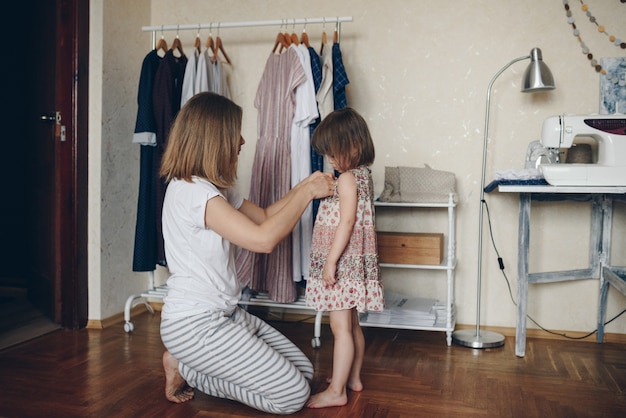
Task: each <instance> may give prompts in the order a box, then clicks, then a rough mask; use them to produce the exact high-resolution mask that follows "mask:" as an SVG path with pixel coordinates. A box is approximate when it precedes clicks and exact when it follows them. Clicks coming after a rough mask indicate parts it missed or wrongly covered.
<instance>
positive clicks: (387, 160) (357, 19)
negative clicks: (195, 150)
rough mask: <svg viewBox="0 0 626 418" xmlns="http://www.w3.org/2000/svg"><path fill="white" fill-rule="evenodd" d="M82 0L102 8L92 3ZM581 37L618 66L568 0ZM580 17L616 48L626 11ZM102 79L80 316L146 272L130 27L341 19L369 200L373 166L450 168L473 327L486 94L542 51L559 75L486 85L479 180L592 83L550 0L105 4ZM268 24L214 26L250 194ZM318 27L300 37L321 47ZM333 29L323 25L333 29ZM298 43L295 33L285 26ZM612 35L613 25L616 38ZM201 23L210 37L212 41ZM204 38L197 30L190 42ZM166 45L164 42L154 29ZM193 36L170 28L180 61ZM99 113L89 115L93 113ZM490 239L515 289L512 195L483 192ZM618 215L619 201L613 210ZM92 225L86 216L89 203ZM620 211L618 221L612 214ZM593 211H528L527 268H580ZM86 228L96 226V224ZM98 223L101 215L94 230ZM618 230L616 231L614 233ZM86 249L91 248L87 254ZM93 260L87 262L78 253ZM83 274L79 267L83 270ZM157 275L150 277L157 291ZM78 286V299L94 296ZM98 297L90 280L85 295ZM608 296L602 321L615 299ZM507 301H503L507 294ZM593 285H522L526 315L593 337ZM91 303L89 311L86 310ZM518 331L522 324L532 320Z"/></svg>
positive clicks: (492, 261) (498, 305) (613, 52)
mask: <svg viewBox="0 0 626 418" xmlns="http://www.w3.org/2000/svg"><path fill="white" fill-rule="evenodd" d="M92 3H101V2H99V1H95V0H92ZM570 3H571V5H572V10H573V13H574V17H575V18H576V23H577V26H578V28H579V29H580V31H581V37H582V39H583V40H584V41H585V42H586V44H587V46H588V47H589V48H590V50H591V52H592V53H593V54H594V56H596V57H598V58H599V57H617V56H620V57H624V56H626V52H625V51H624V50H623V49H620V48H617V47H615V46H613V45H612V44H611V43H610V42H609V41H608V40H607V39H605V38H606V37H605V36H604V35H603V34H600V33H598V31H597V30H596V27H595V25H593V24H592V23H590V22H589V20H588V19H587V18H586V17H585V16H584V14H583V13H582V12H580V5H579V3H578V2H576V1H574V0H571V1H570ZM588 4H589V8H590V10H591V11H592V12H593V14H594V15H595V16H596V17H597V19H598V22H600V23H601V24H603V25H605V26H606V28H607V30H608V31H609V33H611V34H614V35H616V36H618V37H619V36H621V37H622V39H624V38H626V33H623V31H624V29H623V25H622V24H621V23H623V22H624V20H625V19H626V5H623V4H622V3H620V2H618V1H600V0H590V1H589V2H588ZM103 5H104V6H103V16H104V23H103V30H102V38H103V48H102V50H103V54H104V59H103V60H102V61H103V80H102V91H103V93H102V114H101V115H100V117H101V125H102V135H101V139H100V140H101V145H100V147H99V150H100V152H101V155H100V158H99V159H98V158H97V156H94V159H98V162H99V163H101V165H102V169H101V173H100V174H101V176H102V179H101V182H100V187H101V188H102V193H101V198H100V199H99V202H98V201H94V200H93V199H92V205H93V206H94V207H98V206H100V208H99V210H100V212H101V213H100V216H99V219H100V220H101V223H100V225H99V233H100V234H101V235H102V236H101V238H100V243H101V245H100V255H101V262H100V268H99V269H97V270H98V271H97V272H95V273H93V272H92V271H91V270H90V274H92V273H93V274H95V275H98V274H99V276H100V277H99V279H96V280H95V281H97V282H98V283H99V284H98V286H97V287H99V289H100V295H99V296H98V295H97V294H96V292H93V293H90V315H93V316H94V318H97V317H99V318H106V317H109V316H111V315H114V314H116V313H119V312H120V311H121V310H122V309H123V305H124V301H125V300H126V297H128V296H129V295H130V294H132V293H134V292H137V291H141V290H143V289H144V288H145V287H146V285H147V283H148V282H147V276H146V275H144V274H138V273H132V271H131V269H132V246H133V240H134V223H135V211H136V191H137V186H138V161H139V150H138V149H137V147H136V146H133V145H132V144H131V143H130V138H131V135H132V130H133V127H134V115H135V112H136V98H135V96H136V88H137V82H138V77H139V70H140V65H141V60H142V59H143V56H144V55H145V54H146V53H147V51H148V48H149V45H150V42H151V40H150V39H151V38H150V34H149V33H144V32H141V27H142V26H148V25H161V24H163V25H172V24H174V25H175V24H196V23H209V22H219V21H222V22H232V21H249V20H266V19H282V18H285V19H293V18H303V17H322V16H352V17H353V19H354V21H353V22H352V23H345V24H343V26H342V32H341V49H342V51H343V58H344V63H345V65H346V68H347V72H348V76H349V79H350V84H349V85H348V88H347V95H348V102H349V104H350V105H351V106H353V107H355V108H356V109H357V110H358V111H359V112H360V113H362V114H363V116H364V117H365V118H366V120H367V121H368V123H369V126H370V129H371V131H372V135H373V137H374V140H375V144H376V147H377V159H376V162H375V164H374V166H373V172H374V180H375V188H376V192H377V193H380V191H381V190H382V186H383V180H384V167H385V166H399V165H408V166H422V165H423V164H428V165H430V166H431V167H433V168H436V169H442V170H447V171H453V172H454V173H455V174H456V176H457V192H458V211H457V212H458V219H457V255H458V268H457V271H456V287H455V291H456V308H457V322H458V323H460V324H474V323H475V317H476V311H475V309H476V267H477V254H476V246H477V241H478V230H477V217H478V209H479V202H478V199H479V194H480V193H479V191H480V182H481V177H480V176H481V158H482V140H483V129H484V117H485V95H486V89H487V85H488V83H489V81H490V80H491V78H492V77H493V76H494V74H495V73H496V72H497V71H498V70H499V69H500V68H502V67H503V66H504V65H505V64H507V63H508V62H509V61H511V60H512V59H514V58H516V57H519V56H524V55H528V54H529V52H530V50H531V49H532V48H533V47H540V48H541V50H542V52H543V57H544V60H545V62H546V63H547V64H548V65H549V67H550V68H551V70H552V72H553V74H554V77H555V79H556V84H557V89H556V90H554V91H552V92H549V93H540V94H521V93H520V92H519V91H520V83H521V77H522V73H523V71H524V69H525V67H526V65H527V63H528V61H524V62H521V63H517V64H514V65H513V66H511V68H509V69H508V70H507V71H506V72H504V73H503V74H502V75H501V76H500V77H499V78H498V80H497V81H496V83H495V84H494V87H493V90H492V111H491V122H490V131H489V132H490V135H489V137H490V140H489V151H488V166H487V181H489V180H490V179H491V178H493V175H494V173H495V172H496V171H501V170H508V169H515V170H519V169H521V168H522V167H523V162H524V156H525V153H526V149H527V146H528V143H529V142H531V141H533V140H536V139H539V136H540V129H541V124H542V122H543V120H544V119H545V118H546V117H548V116H550V115H556V114H561V113H576V114H586V113H593V112H598V109H599V108H598V106H599V94H598V91H599V76H598V74H597V73H596V72H595V71H594V70H593V69H592V68H591V67H590V65H589V62H588V60H587V58H586V57H585V55H583V54H582V53H581V48H580V44H579V41H578V40H577V39H576V38H575V37H574V36H573V35H572V29H571V26H570V25H569V24H568V23H567V19H566V16H565V11H564V8H563V3H562V1H560V0H554V1H550V2H545V1H541V0H529V1H526V2H518V1H512V0H505V1H488V0H470V1H465V2H459V1H452V0H423V1H420V2H411V1H402V0H391V1H386V2H379V1H375V0H365V1H361V0H345V1H341V2H337V1H329V0H321V1H316V2H312V1H310V0H309V1H293V0H292V1H284V0H277V1H272V2H268V1H254V0H239V1H206V0H203V1H200V0H188V1H185V2H184V4H182V5H181V4H180V2H175V1H172V0H152V1H148V0H144V1H141V2H132V3H130V4H129V3H128V2H124V1H121V0H115V1H107V2H103ZM278 29H279V28H277V27H257V28H238V29H224V28H222V29H221V30H220V33H219V35H220V36H221V38H222V40H223V42H224V46H225V48H226V51H227V52H228V55H229V57H230V59H231V60H232V61H233V63H234V67H233V74H232V79H231V80H232V82H231V89H232V92H233V99H234V100H235V101H236V102H237V103H238V104H240V105H241V106H242V107H243V108H244V126H243V136H244V137H245V138H246V141H247V143H246V145H245V146H244V149H243V150H242V153H241V156H240V158H241V162H240V172H239V185H238V187H239V189H240V190H241V191H242V192H243V193H244V194H247V193H248V190H249V182H250V167H251V165H252V161H253V156H254V150H255V142H256V110H255V109H254V106H253V100H254V95H255V93H256V88H257V85H258V81H259V80H260V77H261V74H262V72H263V66H264V63H265V60H266V59H267V57H268V55H269V54H270V52H271V49H272V47H273V45H274V39H275V34H276V32H277V31H278ZM323 29H324V27H322V25H309V26H307V28H306V30H307V33H308V34H309V37H310V39H311V42H312V44H313V45H319V42H320V37H321V32H322V30H323ZM333 29H334V25H333V24H332V23H328V24H326V26H325V30H326V31H327V33H329V34H332V31H333ZM287 30H288V31H290V32H291V31H296V32H297V33H300V32H301V31H302V30H303V27H302V25H299V26H298V25H296V26H295V27H293V26H291V25H288V27H287ZM618 31H622V33H619V32H618ZM217 32H218V31H217V29H215V28H214V29H213V31H212V35H213V36H216V35H217ZM200 34H201V37H202V39H203V40H205V39H206V38H207V36H208V35H209V33H208V30H202V31H201V32H200ZM164 35H165V37H166V39H167V40H168V43H171V41H172V40H173V38H174V36H175V32H166V33H165V34H164ZM195 36H196V31H195V30H193V31H182V32H181V33H180V37H181V40H182V41H183V46H184V47H185V50H186V51H189V52H191V50H192V47H193V42H194V38H195ZM94 118H96V116H94ZM487 201H488V204H489V208H490V213H491V222H492V226H493V236H494V240H495V244H496V246H497V249H498V251H499V253H500V255H501V256H502V257H503V259H504V262H505V266H506V273H507V276H508V279H509V281H510V282H511V287H512V289H513V291H514V293H515V289H516V264H517V212H518V201H517V196H516V195H514V194H510V195H509V194H499V193H491V194H489V195H487ZM622 208H623V206H622ZM92 210H93V212H92V213H91V214H93V215H94V216H97V215H98V213H97V210H96V209H95V208H92ZM620 212H623V211H620ZM615 217H616V219H615V224H616V226H615V231H616V232H615V233H614V243H613V245H614V254H613V263H614V264H622V265H626V251H625V250H626V248H625V247H626V238H624V237H625V236H626V235H625V234H624V233H623V231H624V227H626V219H625V216H624V215H623V214H620V213H616V216H615ZM383 218H384V217H383V215H382V214H381V222H386V223H387V224H386V225H388V226H389V227H391V226H394V227H398V228H403V229H406V230H410V229H414V228H418V229H420V230H427V229H428V228H435V229H438V230H441V228H442V227H441V226H440V225H439V220H438V217H437V214H436V213H430V212H426V213H422V212H413V213H410V214H409V215H408V216H402V217H400V216H393V217H386V219H383ZM588 218H589V209H588V206H586V205H578V204H567V205H565V204H543V205H540V206H539V207H537V208H536V209H535V208H533V219H534V223H533V225H532V231H531V234H532V240H531V261H530V270H531V271H539V270H550V269H570V268H579V267H585V266H586V263H587V260H588V249H587V244H588V238H589V226H588V225H589V224H588ZM96 219H98V218H96ZM94 224H97V221H94ZM620 231H622V232H620ZM488 239H489V237H488V234H487V233H486V234H485V243H484V248H485V257H484V260H485V261H484V266H483V277H482V312H481V318H482V323H483V324H484V325H491V326H504V327H514V326H515V306H514V304H513V302H512V300H511V298H510V296H509V291H508V287H507V283H506V281H505V279H504V278H503V276H502V274H501V272H500V271H499V269H498V264H497V262H496V255H495V253H494V251H493V250H492V245H491V243H490V242H489V240H488ZM91 250H92V252H96V251H97V250H98V244H97V242H93V243H92V246H91ZM90 260H93V261H94V263H96V261H97V257H96V256H95V254H94V255H93V257H91V258H90ZM90 265H91V264H90ZM165 277H166V271H163V270H161V271H159V272H158V273H157V282H162V281H163V280H164V278H165ZM444 281H445V280H444V279H443V275H441V273H432V274H429V273H426V272H425V273H424V274H421V273H420V276H419V277H418V278H416V277H415V272H410V271H400V272H397V271H388V272H386V273H385V285H386V286H387V287H388V288H390V289H394V290H402V291H404V292H406V293H408V294H413V295H424V296H435V295H440V296H439V297H443V296H442V295H443V293H441V291H442V289H444ZM91 285H92V283H91V279H90V291H91ZM94 287H96V286H94ZM616 293H617V292H611V293H610V295H609V308H608V315H607V317H608V318H611V317H612V316H614V315H615V314H617V313H618V312H619V311H621V309H623V306H624V305H626V298H624V297H623V296H622V295H616ZM514 296H515V294H514ZM597 298H598V283H597V281H593V280H588V281H579V282H568V283H560V284H547V285H540V286H531V289H530V296H529V309H528V312H529V314H530V315H531V316H532V317H533V318H534V319H536V320H537V321H538V322H539V323H540V324H541V325H542V326H544V327H546V328H549V329H559V330H574V331H589V330H593V329H595V327H596V324H595V321H596V309H597ZM92 303H93V304H94V306H95V305H96V304H98V303H101V307H100V309H99V310H96V309H95V308H94V309H92ZM529 327H534V324H532V323H529ZM607 332H618V333H625V332H626V319H625V318H620V319H619V320H617V321H615V322H613V323H611V324H610V325H609V326H608V327H607Z"/></svg>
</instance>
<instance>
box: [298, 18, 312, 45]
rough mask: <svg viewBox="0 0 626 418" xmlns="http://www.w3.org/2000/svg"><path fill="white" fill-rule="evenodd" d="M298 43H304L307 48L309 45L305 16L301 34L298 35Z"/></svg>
mask: <svg viewBox="0 0 626 418" xmlns="http://www.w3.org/2000/svg"><path fill="white" fill-rule="evenodd" d="M300 43H301V44H304V46H306V47H307V48H310V47H311V44H310V43H309V35H308V34H307V33H306V18H304V27H303V28H302V35H300Z"/></svg>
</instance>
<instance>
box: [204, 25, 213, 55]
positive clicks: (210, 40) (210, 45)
mask: <svg viewBox="0 0 626 418" xmlns="http://www.w3.org/2000/svg"><path fill="white" fill-rule="evenodd" d="M212 26H213V25H212V24H211V25H210V26H209V37H208V38H206V48H207V49H208V50H209V51H211V52H213V51H214V50H215V43H214V42H213V27H212Z"/></svg>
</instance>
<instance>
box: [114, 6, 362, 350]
mask: <svg viewBox="0 0 626 418" xmlns="http://www.w3.org/2000/svg"><path fill="white" fill-rule="evenodd" d="M345 22H352V16H334V17H309V18H289V19H275V20H256V21H242V22H210V23H198V24H183V25H158V26H143V27H142V28H141V30H142V32H152V46H154V45H156V42H157V33H158V32H161V36H163V32H165V31H176V32H179V31H181V30H197V31H200V30H202V29H209V30H211V31H212V30H213V29H215V30H217V31H218V33H219V30H220V29H229V28H250V27H260V26H281V27H282V26H285V27H288V26H290V25H292V26H295V25H304V29H303V30H306V26H307V25H311V24H323V25H326V24H327V23H328V24H333V23H334V24H335V30H336V31H337V39H341V24H342V23H345ZM149 279H150V287H149V288H148V289H147V290H145V291H143V292H140V293H136V294H133V295H131V296H129V297H128V299H126V304H125V306H124V331H126V332H132V331H133V330H134V325H133V323H132V322H131V320H130V311H131V309H132V308H133V307H134V306H136V305H137V304H138V303H143V304H144V305H145V306H146V309H148V310H149V311H150V312H154V310H153V309H152V306H150V304H149V303H148V300H155V299H156V300H163V298H164V297H165V296H166V295H167V285H161V286H156V287H155V282H154V271H151V272H149ZM241 302H242V303H241V304H242V305H256V306H268V307H280V308H285V309H310V308H307V307H306V305H305V301H304V298H303V297H302V296H300V297H299V298H298V300H296V301H295V302H293V303H278V302H274V301H272V300H271V299H269V298H268V297H267V295H266V294H262V293H261V294H258V295H255V296H251V297H250V298H249V299H248V298H246V300H242V301H241ZM322 316H323V312H321V311H320V312H317V313H316V315H315V329H314V336H313V339H312V340H311V345H312V346H313V347H314V348H317V347H319V346H320V335H321V320H322Z"/></svg>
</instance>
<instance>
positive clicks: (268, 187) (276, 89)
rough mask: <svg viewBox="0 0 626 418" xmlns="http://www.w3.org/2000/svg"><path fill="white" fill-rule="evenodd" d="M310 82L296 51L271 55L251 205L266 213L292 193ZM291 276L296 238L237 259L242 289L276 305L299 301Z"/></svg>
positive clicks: (258, 102)
mask: <svg viewBox="0 0 626 418" xmlns="http://www.w3.org/2000/svg"><path fill="white" fill-rule="evenodd" d="M305 81H306V75H305V72H304V69H303V67H302V64H301V63H300V59H299V58H298V54H297V52H296V51H295V49H293V48H287V50H286V51H285V52H283V53H281V54H274V53H273V52H272V53H271V54H270V56H269V58H268V59H267V61H266V64H265V69H264V71H263V75H262V77H261V81H260V83H259V87H258V89H257V94H256V96H255V100H254V106H255V107H256V108H257V110H258V124H257V125H258V139H257V145H256V150H255V155H254V162H253V165H252V180H251V184H250V197H249V199H250V201H251V202H253V203H256V204H258V205H259V206H261V207H267V206H269V205H271V204H273V203H274V202H276V201H277V200H279V199H280V198H281V197H283V196H284V195H285V194H286V193H287V192H288V191H289V190H290V185H291V181H290V177H291V145H290V137H291V126H292V123H293V117H294V105H295V104H294V103H295V102H294V101H295V91H296V88H297V87H298V86H299V85H300V84H302V83H304V82H305ZM291 274H292V247H291V236H287V237H286V238H285V239H284V240H283V241H281V242H280V243H279V244H278V245H277V246H276V248H275V249H274V251H273V252H272V253H270V254H256V253H253V252H251V251H248V250H242V251H240V253H239V255H238V257H237V275H238V279H239V281H240V283H241V284H242V285H243V286H249V287H250V289H252V290H254V291H266V292H268V293H269V297H270V298H271V299H272V300H274V301H276V302H282V303H291V302H293V301H295V300H296V299H297V292H296V287H295V283H294V281H293V280H292V277H291Z"/></svg>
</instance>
